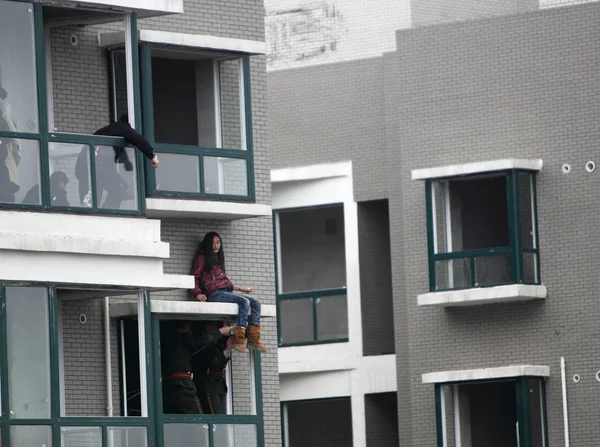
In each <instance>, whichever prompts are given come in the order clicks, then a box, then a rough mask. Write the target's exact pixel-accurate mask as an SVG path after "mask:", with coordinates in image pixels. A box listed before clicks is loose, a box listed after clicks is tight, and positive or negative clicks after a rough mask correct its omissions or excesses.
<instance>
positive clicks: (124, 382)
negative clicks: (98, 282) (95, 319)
mask: <svg viewBox="0 0 600 447" xmlns="http://www.w3.org/2000/svg"><path fill="white" fill-rule="evenodd" d="M109 315H110V306H109ZM119 323H120V324H119V326H120V327H121V331H120V332H119V334H118V337H119V344H120V345H121V399H123V414H124V415H125V416H127V411H128V402H127V361H126V356H125V320H121V321H120V322H119Z"/></svg>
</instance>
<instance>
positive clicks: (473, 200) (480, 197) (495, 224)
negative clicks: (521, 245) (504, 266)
mask: <svg viewBox="0 0 600 447" xmlns="http://www.w3.org/2000/svg"><path fill="white" fill-rule="evenodd" d="M450 185H451V186H450V187H451V194H452V196H453V198H454V197H456V198H457V199H458V201H459V203H460V207H461V214H460V218H461V229H462V249H463V250H476V249H481V248H493V247H506V246H508V245H510V241H509V234H508V207H507V200H506V177H504V176H498V177H486V178H477V179H472V180H459V181H453V182H451V183H450ZM474 230H477V231H474Z"/></svg>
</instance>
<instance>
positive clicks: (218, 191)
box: [0, 0, 271, 220]
mask: <svg viewBox="0 0 600 447" xmlns="http://www.w3.org/2000/svg"><path fill="white" fill-rule="evenodd" d="M94 3H97V2H94ZM122 3H123V2H119V4H120V6H123V4H122ZM131 3H136V2H135V1H134V0H131ZM137 3H141V2H137ZM159 3H160V1H159V0H156V1H153V2H146V3H145V5H146V6H147V7H148V8H153V7H156V5H157V4H159ZM167 3H168V4H169V5H170V7H171V6H172V7H174V6H173V5H175V3H176V2H167ZM123 7H124V6H123ZM131 7H133V8H135V5H131ZM0 14H1V15H2V16H3V17H4V18H7V19H9V20H11V22H13V23H15V24H18V25H19V26H18V28H19V32H18V35H17V36H14V37H15V38H14V39H12V38H9V37H10V36H9V34H7V36H6V38H1V39H0V49H1V50H2V51H0V54H11V52H14V51H18V52H19V54H21V55H22V57H21V58H19V60H18V61H16V62H15V63H8V61H2V60H1V56H0V62H1V65H2V67H3V79H2V85H1V86H0V87H2V90H0V93H2V98H0V101H1V110H0V111H1V112H2V113H1V114H0V117H1V119H0V158H1V159H2V160H3V163H0V207H3V208H12V209H29V210H35V211H57V212H70V213H72V212H75V213H93V214H120V215H147V216H148V217H184V218H186V217H204V218H213V219H224V220H233V219H242V218H248V217H256V216H269V215H270V214H271V209H270V207H269V206H268V205H262V204H256V203H255V194H254V191H255V187H254V159H253V137H252V111H251V92H250V59H249V55H250V54H255V53H254V52H255V51H261V48H263V49H264V43H262V46H261V45H258V44H259V43H258V42H246V41H239V42H238V41H237V40H236V39H223V41H222V42H221V40H220V39H219V38H210V39H208V37H211V36H194V35H180V34H178V33H163V32H149V33H144V32H138V30H137V22H136V20H135V19H136V15H135V14H128V13H120V12H118V11H115V10H111V11H110V12H106V11H102V9H93V10H89V9H81V10H80V9H68V8H61V7H55V6H52V7H50V6H43V5H42V4H38V3H36V4H31V3H22V2H12V1H10V2H7V1H3V2H1V3H0ZM99 23H102V24H105V23H110V24H111V29H117V30H118V29H119V28H120V29H121V31H115V32H111V33H108V34H106V33H103V31H105V30H106V28H105V27H103V26H99V25H97V24H99ZM72 25H79V26H78V27H77V28H73V26H72ZM2 29H4V30H6V29H8V28H7V27H2ZM0 34H2V32H0ZM99 36H100V39H99ZM115 36H117V37H115ZM119 36H120V37H119ZM182 36H184V37H185V38H183V37H182ZM0 37H1V36H0ZM139 38H143V39H146V40H147V41H139V40H138V39H139ZM182 39H183V40H182ZM207 39H208V40H207ZM99 40H100V43H99ZM160 40H162V43H160V42H159V41H160ZM175 44H177V45H178V46H177V47H175V46H174V45H175ZM219 44H222V46H223V49H221V50H218V49H217V47H218V46H219ZM102 45H104V46H102ZM186 45H187V47H186ZM4 47H6V48H4ZM138 61H141V64H139V63H138ZM4 62H6V63H4ZM138 67H140V69H138ZM173 67H176V68H177V69H173ZM19 91H27V92H28V94H27V95H17V94H16V92H19ZM142 92H143V94H142ZM124 113H128V115H129V120H130V123H131V125H132V126H133V127H135V128H137V129H143V134H144V136H145V137H146V138H147V139H148V140H149V142H150V143H151V144H152V146H153V147H154V148H155V152H156V153H157V154H158V157H159V159H160V162H161V165H160V168H159V169H157V170H155V169H154V168H153V167H152V166H151V164H150V162H149V161H148V160H146V161H145V160H144V157H143V155H142V154H141V153H140V152H139V151H137V150H136V149H134V148H132V147H126V145H127V144H128V143H127V142H126V141H125V140H124V139H123V138H118V137H106V136H100V135H95V133H96V131H98V130H99V129H100V128H102V127H104V126H106V125H107V124H108V123H109V122H110V121H115V120H116V119H117V118H118V117H120V116H122V115H123V114H124ZM113 148H114V149H117V148H125V151H126V152H127V154H128V157H129V159H130V160H131V162H132V165H133V169H132V170H126V169H125V165H123V164H115V163H114V155H115V150H114V149H113Z"/></svg>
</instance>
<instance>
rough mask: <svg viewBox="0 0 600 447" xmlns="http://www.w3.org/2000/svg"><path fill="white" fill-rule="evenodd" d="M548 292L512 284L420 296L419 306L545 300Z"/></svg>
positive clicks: (544, 287)
mask: <svg viewBox="0 0 600 447" xmlns="http://www.w3.org/2000/svg"><path fill="white" fill-rule="evenodd" d="M547 294H548V291H547V290H546V286H544V285H539V286H536V285H529V284H510V285H506V286H496V287H477V288H472V289H461V290H449V291H442V292H429V293H424V294H422V295H419V296H418V297H417V303H418V305H419V306H440V307H456V306H478V305H482V304H495V303H510V302H515V301H531V300H543V299H545V298H546V296H547Z"/></svg>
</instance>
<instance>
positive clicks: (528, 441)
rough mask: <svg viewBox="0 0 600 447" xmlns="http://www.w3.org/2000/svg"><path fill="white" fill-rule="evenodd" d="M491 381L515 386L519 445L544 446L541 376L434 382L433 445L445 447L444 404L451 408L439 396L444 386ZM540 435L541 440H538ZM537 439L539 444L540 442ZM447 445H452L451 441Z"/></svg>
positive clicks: (545, 430)
mask: <svg viewBox="0 0 600 447" xmlns="http://www.w3.org/2000/svg"><path fill="white" fill-rule="evenodd" d="M494 382H512V383H514V386H515V388H516V397H517V408H516V414H517V423H518V429H517V435H518V442H519V446H520V447H548V415H547V403H546V380H545V379H544V378H543V377H530V376H523V377H515V378H512V379H502V380H500V379H496V380H494V379H491V380H480V381H472V382H471V381H466V382H448V383H437V384H435V388H434V395H435V425H436V439H437V447H448V440H447V433H445V432H444V429H445V428H446V425H447V421H446V416H445V414H446V412H447V410H446V409H447V407H450V408H452V406H453V405H452V402H450V403H448V402H446V401H445V399H444V397H443V392H444V389H445V388H447V387H452V386H454V385H457V386H460V385H472V384H485V383H494ZM536 387H538V388H539V393H540V394H539V400H538V401H537V402H536V401H535V400H534V399H532V393H533V392H534V391H535V388H536ZM534 403H536V404H539V405H540V407H539V413H540V414H539V417H540V420H539V421H538V424H539V427H538V429H539V431H540V432H539V433H538V438H535V441H534V435H533V430H532V429H533V426H534V423H533V421H532V414H531V413H532V408H533V405H534ZM540 438H541V439H540ZM540 441H541V445H540ZM451 445H454V442H453V441H452V443H451Z"/></svg>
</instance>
